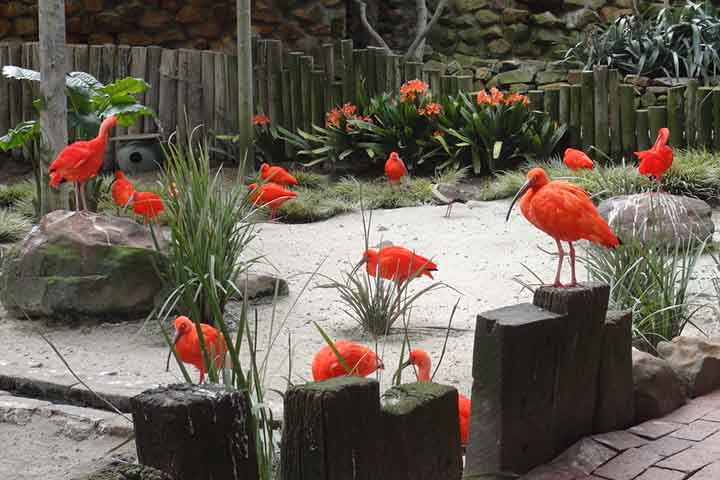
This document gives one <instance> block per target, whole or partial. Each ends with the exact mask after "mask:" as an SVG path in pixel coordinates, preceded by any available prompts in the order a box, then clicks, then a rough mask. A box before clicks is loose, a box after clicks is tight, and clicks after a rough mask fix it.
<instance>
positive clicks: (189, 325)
mask: <svg viewBox="0 0 720 480" xmlns="http://www.w3.org/2000/svg"><path fill="white" fill-rule="evenodd" d="M200 329H201V330H202V334H203V340H204V341H205V348H206V349H207V354H208V356H209V357H210V358H212V357H213V355H214V356H215V365H216V367H217V368H222V366H223V362H224V360H225V352H226V351H227V347H226V345H225V341H224V340H223V338H222V335H220V334H219V333H218V331H217V330H215V329H214V328H213V327H211V326H210V325H208V324H206V323H201V324H200ZM172 342H173V345H175V351H176V352H177V354H178V356H179V357H180V360H182V361H183V362H184V363H189V364H191V365H194V366H195V368H197V369H198V370H200V380H199V381H198V383H202V381H203V379H204V378H205V373H207V368H206V366H205V359H204V358H203V354H202V348H201V347H200V337H199V336H198V333H197V327H196V326H195V323H193V321H192V320H190V319H189V318H188V317H186V316H183V315H181V316H179V317H177V318H176V319H175V334H174V335H173V339H172ZM170 353H172V352H170ZM169 363H170V354H168V366H169Z"/></svg>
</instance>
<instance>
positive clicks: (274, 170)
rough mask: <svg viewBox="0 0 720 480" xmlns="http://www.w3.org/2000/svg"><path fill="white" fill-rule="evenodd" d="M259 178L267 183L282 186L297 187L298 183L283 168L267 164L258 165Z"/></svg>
mask: <svg viewBox="0 0 720 480" xmlns="http://www.w3.org/2000/svg"><path fill="white" fill-rule="evenodd" d="M260 178H262V179H263V180H265V181H267V182H273V183H277V184H278V185H283V186H286V185H298V184H299V183H300V182H298V180H297V178H295V177H294V176H293V175H291V174H290V172H288V171H287V170H285V169H284V168H282V167H276V166H270V165H268V164H267V163H263V164H262V165H260Z"/></svg>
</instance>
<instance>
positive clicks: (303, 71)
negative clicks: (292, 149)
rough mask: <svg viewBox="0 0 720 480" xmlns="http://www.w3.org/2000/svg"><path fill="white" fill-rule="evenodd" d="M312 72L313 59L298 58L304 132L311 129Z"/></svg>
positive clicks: (306, 57) (309, 57) (307, 57)
mask: <svg viewBox="0 0 720 480" xmlns="http://www.w3.org/2000/svg"><path fill="white" fill-rule="evenodd" d="M312 71H313V57H311V56H309V55H307V56H302V57H300V89H301V92H303V93H302V96H301V97H300V99H301V100H302V122H301V126H302V128H303V129H304V130H305V131H306V132H310V131H311V128H312V123H313V122H312V95H309V94H310V93H311V92H312Z"/></svg>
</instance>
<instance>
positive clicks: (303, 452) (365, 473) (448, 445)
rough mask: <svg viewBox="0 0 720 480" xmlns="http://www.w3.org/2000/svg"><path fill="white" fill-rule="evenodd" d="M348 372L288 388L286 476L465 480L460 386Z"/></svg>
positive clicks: (286, 479) (301, 479) (300, 479)
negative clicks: (382, 382)
mask: <svg viewBox="0 0 720 480" xmlns="http://www.w3.org/2000/svg"><path fill="white" fill-rule="evenodd" d="M383 400H384V405H383V406H382V408H381V406H380V396H379V385H378V383H377V382H376V381H375V380H370V379H364V378H357V377H340V378H334V379H331V380H327V381H324V382H316V383H308V384H306V385H301V386H297V387H294V388H292V389H290V390H288V392H287V393H286V396H285V412H284V421H283V437H282V446H281V449H280V450H281V456H282V458H281V468H280V470H281V478H282V480H410V479H413V480H437V479H443V480H459V479H460V475H461V471H462V463H461V454H460V430H459V423H458V407H457V391H456V390H455V389H454V388H451V387H446V386H443V385H436V384H433V383H429V382H423V383H413V384H407V385H401V386H399V387H394V388H392V389H391V390H389V391H388V392H387V393H386V394H385V395H384V399H383Z"/></svg>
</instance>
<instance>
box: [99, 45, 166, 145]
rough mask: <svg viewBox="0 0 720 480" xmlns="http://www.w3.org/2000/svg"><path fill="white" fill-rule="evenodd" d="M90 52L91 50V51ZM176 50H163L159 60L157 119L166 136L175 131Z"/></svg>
mask: <svg viewBox="0 0 720 480" xmlns="http://www.w3.org/2000/svg"><path fill="white" fill-rule="evenodd" d="M91 52H92V50H91ZM176 79H177V50H170V49H163V50H162V55H161V58H160V89H159V98H158V111H159V113H158V118H159V121H160V126H161V128H162V129H163V132H164V133H165V135H166V136H170V135H171V134H172V133H173V132H175V130H176V129H177V117H176V115H177V80H176Z"/></svg>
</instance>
